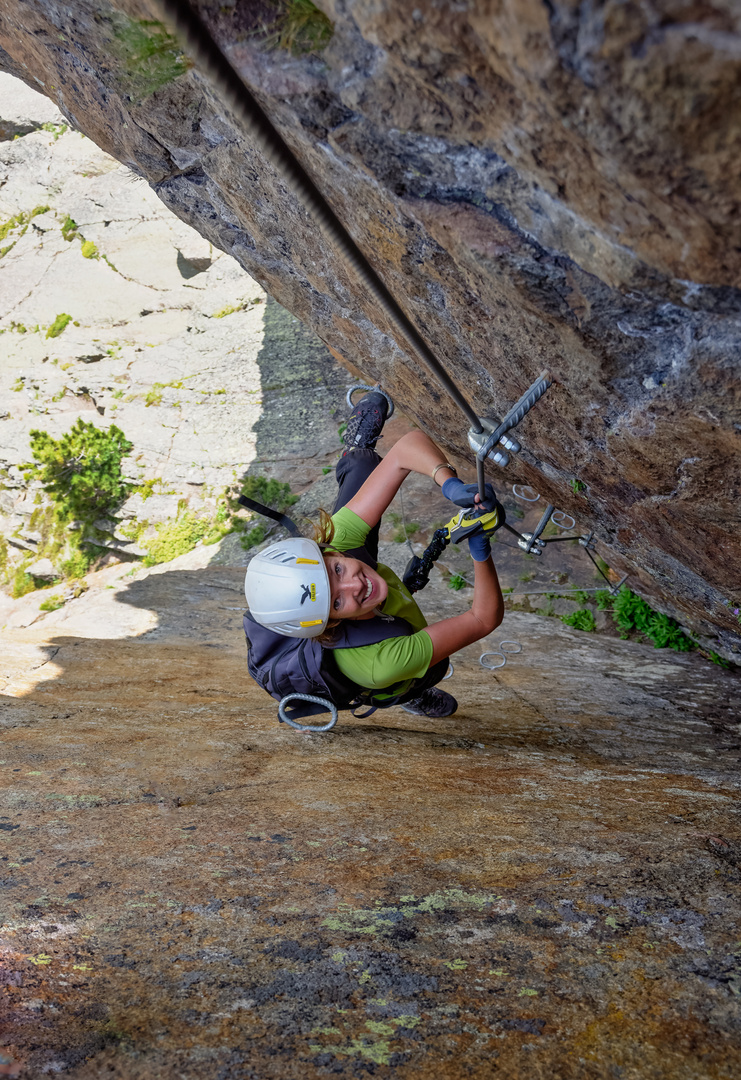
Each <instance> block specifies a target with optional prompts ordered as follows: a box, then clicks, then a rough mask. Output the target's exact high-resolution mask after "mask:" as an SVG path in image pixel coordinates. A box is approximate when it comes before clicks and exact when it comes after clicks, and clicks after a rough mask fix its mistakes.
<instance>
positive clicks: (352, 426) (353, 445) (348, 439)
mask: <svg viewBox="0 0 741 1080" xmlns="http://www.w3.org/2000/svg"><path fill="white" fill-rule="evenodd" d="M388 411H389V399H388V398H387V397H386V395H385V394H382V393H381V392H380V391H379V390H371V392H370V393H369V394H366V395H365V397H362V398H361V399H360V401H359V402H358V403H357V405H356V406H355V407H354V408H353V411H352V412H351V413H350V419H349V420H348V421H347V427H346V428H345V430H344V432H343V434H342V441H343V442H344V444H345V446H346V447H347V449H348V450H373V449H375V445H376V443H377V442H378V439H379V438H380V435H381V432H382V431H383V425H384V424H385V423H386V416H387V415H388Z"/></svg>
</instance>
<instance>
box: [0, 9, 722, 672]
mask: <svg viewBox="0 0 741 1080" xmlns="http://www.w3.org/2000/svg"><path fill="white" fill-rule="evenodd" d="M323 7H324V9H325V11H326V14H327V15H328V16H329V17H330V18H331V19H332V20H333V24H334V32H333V35H332V37H331V40H330V41H329V43H328V45H327V46H326V47H325V48H324V49H323V50H322V51H321V53H309V54H306V55H302V56H294V55H293V54H292V53H291V52H289V51H286V50H285V49H281V48H276V47H275V44H274V41H275V38H274V37H273V39H272V40H271V39H270V37H269V35H268V36H266V34H265V33H264V31H263V24H262V23H261V22H260V21H259V19H258V16H257V14H256V10H257V9H256V7H255V5H251V4H248V3H237V4H236V5H234V6H219V5H202V6H201V13H202V15H203V17H204V18H205V20H206V21H207V23H208V24H209V26H210V28H211V30H212V32H213V34H214V35H215V37H216V38H217V40H218V42H219V43H220V45H221V46H222V48H223V50H224V52H225V53H226V55H227V56H228V57H229V59H230V61H231V63H232V64H233V65H234V66H235V68H236V69H237V70H238V72H239V73H240V75H241V76H242V78H243V79H244V81H245V82H246V84H247V85H248V86H249V87H250V89H251V90H252V91H253V93H254V94H255V95H256V97H257V98H258V99H259V101H260V102H261V104H262V105H263V106H264V108H265V109H266V111H267V112H268V114H269V115H270V117H271V118H272V120H273V122H274V123H275V124H276V126H277V127H278V128H279V130H280V131H281V133H282V134H283V136H284V138H285V139H286V140H287V142H288V143H289V144H290V146H291V147H292V149H293V150H294V151H295V153H296V154H297V156H298V158H299V159H300V160H301V162H302V163H303V165H304V166H305V167H306V168H307V169H308V170H309V172H310V173H311V174H312V176H314V177H315V179H316V181H317V183H318V185H319V186H320V188H321V190H322V191H323V193H324V194H325V196H326V197H327V199H328V200H329V202H330V203H331V205H332V206H333V207H334V208H335V210H336V212H337V214H338V215H339V217H340V218H341V220H342V221H343V222H344V223H345V225H346V226H347V228H348V229H349V231H350V232H351V233H352V235H353V237H354V238H355V240H356V241H357V243H358V244H359V246H360V247H361V249H362V250H363V251H364V252H365V253H366V255H367V256H368V257H369V258H370V260H371V261H372V263H373V264H374V266H375V267H376V269H377V270H378V272H379V273H380V274H381V275H382V277H383V279H384V281H385V282H386V284H387V285H388V287H389V288H390V289H391V290H392V292H393V293H394V295H395V296H396V297H397V298H398V300H399V301H400V303H401V304H402V306H403V307H404V309H405V310H406V311H407V312H408V314H409V315H410V316H411V317H412V318H413V320H414V321H415V323H416V324H417V325H418V327H419V328H420V330H421V332H422V333H423V334H424V336H425V338H426V340H427V341H428V343H429V344H430V346H431V347H432V349H433V350H434V352H435V353H436V355H437V356H438V357H439V358H440V360H441V361H442V362H443V363H444V364H445V366H446V367H447V369H448V370H449V371H450V373H451V375H452V376H453V377H454V378H455V379H456V381H457V382H458V383H459V385H460V386H461V388H462V390H463V392H464V393H465V394H466V396H467V398H468V399H469V400H470V401H471V403H472V404H473V407H474V408H475V409H476V411H477V412H478V413H480V414H482V415H487V416H492V415H501V414H502V413H503V412H504V411H505V410H506V408H507V407H508V406H509V405H510V404H511V403H512V402H513V401H514V400H515V399H516V398H517V397H519V395H520V394H521V393H522V391H523V390H524V389H525V387H526V386H527V385H528V384H529V383H530V382H531V381H532V379H533V378H534V377H535V376H536V375H537V374H538V372H539V371H540V370H542V369H543V368H544V367H549V368H550V370H551V371H552V373H553V375H554V377H555V381H556V385H555V386H554V387H553V388H552V389H551V390H550V391H549V393H548V395H547V396H546V397H545V398H544V399H543V401H542V402H540V403H539V404H538V406H537V409H536V411H534V412H533V413H532V414H531V415H530V416H529V417H528V418H527V419H526V420H525V422H524V423H523V425H522V439H523V442H524V444H525V446H526V451H524V452H523V454H522V455H521V458H520V460H519V461H518V462H517V463H516V464H514V465H511V466H510V467H509V469H508V470H507V473H506V474H501V473H500V474H498V475H496V476H495V477H494V479H495V482H496V481H499V482H500V483H501V482H502V481H503V480H504V479H505V477H506V479H507V480H508V481H509V482H510V483H511V482H514V481H515V480H521V481H525V482H527V483H530V484H532V485H533V486H534V487H535V488H536V489H537V490H539V491H540V492H541V494H542V495H543V496H544V497H545V498H547V499H548V501H550V502H553V503H555V504H556V505H557V506H559V507H560V508H562V509H564V510H567V511H568V512H570V513H572V514H573V515H574V516H575V517H576V519H577V521H578V523H579V525H580V527H583V528H584V529H593V530H594V531H595V532H596V534H597V536H598V537H599V538H600V539H601V540H602V541H603V543H604V544H606V545H607V549H608V550H607V553H606V554H607V557H608V560H609V561H610V562H611V564H613V565H614V566H615V567H616V568H617V569H619V570H621V571H622V570H629V571H630V572H631V573H632V574H633V575H635V577H634V579H633V582H632V584H634V587H635V588H637V589H639V591H641V592H643V593H644V594H646V595H647V596H648V597H649V598H650V599H651V602H652V603H653V604H654V605H655V606H657V607H659V608H661V609H663V610H665V611H667V612H668V613H671V614H673V615H674V616H676V617H677V618H678V619H679V620H680V621H681V622H682V623H683V624H684V625H686V626H687V627H689V628H690V629H691V630H692V632H693V633H695V634H696V635H698V636H699V637H700V638H702V639H703V640H704V642H705V643H706V644H708V645H709V646H710V647H711V648H713V649H714V650H715V651H717V652H718V653H720V654H722V655H725V656H727V657H731V658H738V656H739V654H741V639H739V634H738V620H737V618H736V617H735V616H734V615H733V609H734V607H738V604H737V602H736V601H737V599H738V597H737V596H734V593H733V590H734V589H736V590H737V589H738V573H737V569H736V568H737V567H738V565H739V562H740V561H741V541H740V539H739V531H738V527H737V520H738V496H739V472H740V471H741V467H740V466H739V454H738V444H739V422H740V420H739V410H738V397H739V391H738V379H737V369H738V361H737V357H738V353H739V337H740V336H741V335H740V317H741V301H740V294H739V291H738V287H739V276H740V263H741V255H740V252H741V244H740V243H739V235H738V234H739V222H740V221H741V216H740V215H739V212H738V209H739V186H740V185H741V179H740V178H739V174H738V169H737V161H738V157H739V149H740V147H739V142H741V136H740V134H739V132H740V131H741V125H740V124H739V112H740V111H741V101H740V99H739V97H738V94H737V92H736V87H737V85H738V72H739V59H738V58H739V55H740V53H741V34H739V27H738V18H739V16H738V15H734V14H733V12H732V11H731V9H730V7H729V8H728V10H726V9H724V8H723V7H721V6H718V7H715V8H712V9H710V8H708V9H707V11H705V9H703V12H702V13H700V14H699V15H698V14H697V12H696V11H694V10H693V12H692V13H691V14H689V13H688V14H687V15H686V16H684V15H681V14H680V15H678V14H677V13H676V12H675V11H674V9H673V8H672V9H671V10H670V6H669V5H668V4H667V3H660V2H655V3H649V4H646V5H643V6H642V7H641V9H640V11H639V10H637V9H635V10H634V9H631V10H630V12H628V10H627V9H626V8H625V6H624V5H623V4H618V3H607V4H605V5H602V6H601V7H600V8H599V12H598V13H597V12H596V11H592V9H591V8H590V9H587V8H586V7H580V8H575V7H573V6H572V5H570V4H566V3H558V2H556V3H552V4H550V5H547V6H546V5H541V4H536V3H522V4H518V5H516V7H515V8H511V7H509V6H507V5H503V4H496V3H495V4H491V5H484V4H479V5H470V6H469V8H468V9H467V10H461V11H458V10H455V11H453V10H452V9H450V8H449V7H447V6H437V5H433V4H432V3H424V2H422V3H420V4H418V5H417V6H416V7H415V9H414V12H413V13H409V12H408V11H407V9H406V8H404V7H403V6H402V7H401V8H399V6H398V5H393V4H391V3H388V2H380V3H379V2H374V3H370V2H368V0H355V2H352V0H350V2H347V3H343V4H339V3H337V4H332V3H331V2H328V3H326V4H323ZM0 17H1V22H0V49H1V51H0V66H1V67H3V68H4V69H5V70H8V71H11V72H12V73H14V74H16V75H20V76H21V77H23V78H24V79H26V81H27V82H29V83H30V84H31V85H33V86H35V87H38V88H40V89H43V90H44V91H45V92H46V93H47V94H48V95H49V97H50V98H52V99H53V100H54V101H55V102H56V103H57V104H58V105H59V107H60V108H61V109H62V111H63V112H64V113H65V115H67V116H68V117H69V119H70V121H71V122H72V123H73V124H74V125H75V126H76V127H78V128H79V129H80V130H81V131H83V132H84V133H85V134H87V135H88V136H89V137H90V138H92V139H94V140H95V141H96V142H97V143H98V144H99V145H101V146H102V147H103V148H104V149H106V150H107V151H109V152H110V153H112V154H113V155H114V156H116V157H117V158H118V159H119V160H120V161H122V162H124V163H126V164H127V165H129V166H130V167H131V168H132V169H134V170H135V171H136V172H137V173H139V174H141V175H142V176H144V177H145V178H146V179H147V180H148V181H149V182H150V184H152V186H153V187H154V189H155V191H157V193H158V194H159V195H160V197H161V198H162V199H163V201H164V202H165V203H166V204H167V205H168V206H170V207H171V208H172V209H173V210H174V211H175V212H176V213H177V214H179V215H180V216H181V217H182V218H183V219H184V220H186V221H188V222H189V223H190V224H191V225H193V226H194V227H195V228H197V229H198V230H199V231H200V232H201V233H203V235H204V236H206V237H207V238H208V239H209V240H210V241H211V242H212V243H214V244H216V245H217V246H219V247H220V248H222V249H223V250H225V251H228V252H230V253H231V254H232V255H234V257H235V258H236V259H237V260H238V261H239V262H240V263H241V265H242V266H243V267H244V268H245V269H246V270H247V271H248V272H249V273H250V274H251V275H252V276H253V277H254V278H256V279H257V280H258V281H260V283H261V284H262V285H264V286H265V288H266V289H267V290H268V291H269V292H270V293H271V294H272V295H273V296H275V297H276V299H278V300H279V301H280V303H282V304H283V305H285V306H286V307H287V308H289V309H290V310H291V311H292V312H294V313H295V314H296V315H298V316H299V317H300V318H301V319H303V320H305V321H306V322H307V323H309V324H310V325H311V326H312V327H313V328H314V329H315V330H316V332H317V333H318V334H319V336H320V337H321V338H322V339H323V340H324V341H325V342H326V343H327V344H328V345H329V346H330V347H331V348H333V349H334V350H335V352H337V353H338V354H339V355H341V356H342V357H344V358H345V359H346V360H347V361H350V362H351V363H353V364H354V365H356V366H357V367H359V368H360V369H361V370H362V371H363V372H364V374H365V375H366V376H367V377H368V378H369V379H378V378H380V379H382V380H383V382H384V385H385V386H386V387H387V388H388V389H389V391H390V392H391V393H392V394H393V395H394V396H395V397H396V398H397V400H399V401H400V402H401V403H403V406H404V408H405V410H406V411H407V413H408V414H409V415H410V416H412V417H413V418H414V419H415V420H416V421H417V422H419V423H420V424H421V425H422V426H423V427H424V428H425V429H426V430H428V431H429V432H430V433H431V434H432V435H433V436H434V437H435V438H437V439H438V440H439V441H440V442H441V443H442V444H443V445H444V446H445V448H446V451H448V452H450V453H451V454H454V455H455V454H457V455H458V457H459V458H460V461H461V463H463V462H466V461H468V462H470V453H469V451H468V449H467V442H466V424H465V421H463V420H462V418H461V416H460V414H459V412H458V411H457V409H456V408H455V407H454V406H453V404H452V403H451V402H450V401H449V400H448V398H447V397H446V395H445V394H444V393H442V392H441V391H440V390H439V388H438V387H437V385H436V384H435V382H434V381H433V380H432V379H431V377H430V376H429V374H428V372H427V371H426V370H423V369H422V368H420V367H419V366H418V364H417V363H416V362H415V361H414V360H413V359H412V358H410V357H409V356H408V355H407V353H406V352H405V351H404V349H403V348H402V346H401V344H400V342H399V341H397V340H396V339H395V337H394V332H393V331H392V328H391V327H390V325H389V324H388V321H387V319H386V317H385V316H384V314H383V312H382V311H380V310H378V308H377V307H376V306H375V304H374V303H373V301H372V300H371V299H370V298H369V297H368V295H367V293H366V292H365V291H364V290H363V289H362V288H360V287H359V286H358V282H357V281H356V280H355V279H354V277H353V274H352V272H351V271H349V270H347V269H346V268H345V266H344V264H343V263H342V261H341V259H340V258H339V257H338V255H337V253H336V251H334V250H333V249H332V248H331V246H330V245H329V244H328V243H327V242H326V241H325V240H324V239H323V238H322V236H321V235H320V234H319V233H318V231H317V229H316V227H315V225H314V223H313V222H312V220H311V218H310V217H309V216H308V214H307V213H306V212H305V211H304V209H303V208H302V207H301V206H300V205H298V203H297V202H296V200H295V198H294V197H293V196H292V195H291V194H290V193H289V192H288V191H287V189H286V186H285V184H284V183H283V181H282V179H281V177H280V176H279V175H277V174H276V172H275V171H274V169H273V168H272V167H271V166H270V165H269V164H268V163H267V162H266V161H265V159H264V158H263V157H262V156H261V154H260V153H259V152H257V151H256V150H255V149H254V148H253V147H251V146H250V145H249V144H248V141H247V140H246V139H245V137H244V136H243V135H242V133H241V131H240V129H239V127H238V125H237V124H236V123H235V122H234V121H233V120H232V119H231V118H230V114H229V110H228V109H227V108H226V106H225V104H224V102H223V101H221V100H220V99H219V96H218V94H217V93H216V92H215V91H214V89H213V88H212V87H211V86H210V85H209V83H208V81H207V80H206V79H205V78H204V77H203V75H202V74H201V73H199V71H198V70H197V69H196V68H192V67H190V66H189V65H188V63H187V61H186V60H185V59H184V58H183V57H182V55H181V54H179V52H178V50H177V47H176V45H175V43H174V42H171V41H169V40H168V39H167V37H166V36H165V34H164V32H163V29H162V28H160V27H158V26H156V25H154V24H153V23H152V22H151V20H157V19H158V18H159V13H158V10H157V9H156V8H155V7H154V6H147V5H146V4H144V3H128V4H126V5H122V6H121V7H119V8H114V7H112V6H110V5H108V4H106V3H95V4H92V3H79V2H78V3H72V4H61V3H56V2H54V0H36V2H34V3H30V4H24V5H20V4H18V3H16V2H14V0H3V2H2V4H0ZM689 19H692V20H694V21H692V22H690V21H687V20H689ZM574 480H577V481H579V482H580V484H572V486H570V482H572V481H574ZM580 485H584V487H583V488H582V489H581V490H580V491H579V492H578V493H577V492H575V491H573V490H572V487H573V488H579V487H580Z"/></svg>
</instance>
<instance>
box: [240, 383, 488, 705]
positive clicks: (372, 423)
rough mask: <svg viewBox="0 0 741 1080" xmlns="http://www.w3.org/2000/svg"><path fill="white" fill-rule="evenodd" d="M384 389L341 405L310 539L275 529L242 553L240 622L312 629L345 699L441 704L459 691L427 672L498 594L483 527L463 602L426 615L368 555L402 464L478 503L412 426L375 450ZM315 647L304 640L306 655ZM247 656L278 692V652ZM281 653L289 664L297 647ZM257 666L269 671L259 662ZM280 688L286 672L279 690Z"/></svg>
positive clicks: (440, 668)
mask: <svg viewBox="0 0 741 1080" xmlns="http://www.w3.org/2000/svg"><path fill="white" fill-rule="evenodd" d="M389 401H390V399H389V398H388V397H387V396H386V395H385V394H383V392H380V391H371V392H370V393H369V394H366V396H365V397H363V398H362V399H361V400H360V401H359V402H358V404H357V405H356V406H355V407H354V409H353V410H352V413H351V415H350V419H349V421H348V424H347V428H346V430H345V432H344V435H343V441H344V443H345V447H346V449H345V450H344V452H343V454H342V456H341V457H340V460H339V462H338V463H337V469H336V476H337V481H338V484H339V495H338V498H337V502H336V504H335V507H334V511H333V513H332V516H331V517H330V516H329V515H328V514H326V513H325V512H324V511H320V515H321V521H320V524H319V526H318V527H317V528H316V530H315V540H306V539H302V538H294V539H290V540H285V541H282V542H281V543H278V544H273V545H271V546H270V547H269V548H267V549H266V550H265V551H263V552H260V553H259V554H258V555H256V556H255V557H254V558H253V559H252V562H251V563H250V565H249V567H248V569H247V575H246V578H245V594H246V597H247V602H248V604H249V615H248V616H247V619H246V621H245V629H246V630H247V634H248V643H250V644H251V645H253V644H254V637H255V635H254V632H253V633H252V635H251V633H250V630H249V628H248V620H249V622H250V623H251V624H252V627H253V631H254V630H257V629H258V627H255V625H254V624H255V623H257V624H259V626H262V627H264V628H265V629H266V630H268V631H271V632H272V634H279V635H282V636H284V637H289V638H298V639H314V640H312V641H311V644H312V645H317V644H318V645H320V646H321V654H320V655H321V658H322V663H324V662H325V661H328V659H329V658H328V656H327V654H328V653H331V659H332V661H333V663H334V666H335V668H336V670H335V674H336V675H337V674H339V678H338V679H337V680H336V682H337V683H338V685H340V686H342V685H343V684H345V685H347V684H349V686H350V688H351V690H352V691H356V693H354V694H352V693H351V694H350V695H349V696H348V701H349V700H350V697H352V698H354V699H356V700H364V701H366V702H369V703H372V704H374V705H376V706H384V705H389V704H401V705H402V707H403V708H404V709H406V711H407V712H410V713H414V714H416V715H418V716H435V717H440V716H450V715H451V714H452V713H453V712H455V710H456V708H457V704H458V703H457V702H456V700H455V698H454V697H452V695H450V694H448V693H446V692H445V691H443V690H440V689H438V688H437V687H436V685H435V684H436V683H438V682H440V680H441V679H442V678H443V677H444V675H445V673H446V671H447V668H448V657H449V656H450V655H451V654H452V653H454V652H457V651H458V650H459V649H462V648H464V647H465V646H466V645H471V644H472V643H473V642H474V641H478V640H479V639H480V638H483V637H486V635H487V634H490V633H491V632H492V631H493V630H495V629H496V627H497V626H499V624H500V623H501V621H502V617H503V614H504V605H503V601H502V594H501V591H500V588H499V580H498V578H497V572H496V570H495V568H494V563H493V561H492V558H491V547H490V542H489V539H488V537H487V536H486V535H485V534H484V533H483V532H477V533H475V534H474V535H473V536H471V537H470V539H469V541H468V544H469V550H470V553H471V556H472V558H473V561H474V592H473V602H472V604H471V607H470V610H469V611H466V612H464V613H463V614H462V615H454V616H452V617H451V618H449V619H442V620H441V621H440V622H436V623H432V624H431V625H429V626H428V625H427V621H426V619H425V617H424V615H423V614H422V612H421V611H420V609H419V607H418V606H417V604H416V602H415V601H414V599H413V598H412V595H411V593H409V592H408V591H407V589H406V588H405V587H404V585H403V584H402V582H401V581H400V580H399V578H398V577H397V576H396V574H395V573H394V572H393V570H391V569H390V568H389V567H387V566H384V565H383V564H382V563H378V562H376V557H377V555H378V534H379V526H380V522H381V517H382V516H383V513H384V512H385V510H386V509H387V508H388V506H389V504H390V503H391V501H392V500H393V498H394V496H395V495H396V492H397V491H398V490H399V488H400V486H401V484H402V483H403V482H404V480H405V478H406V477H407V476H408V475H409V473H410V472H418V473H421V474H422V475H427V476H430V477H431V478H432V480H433V481H434V482H435V483H436V484H437V485H438V486H439V487H441V488H442V493H443V495H445V496H446V498H448V499H450V501H451V502H453V503H455V504H456V506H459V507H473V506H477V507H478V506H479V505H480V503H479V496H478V494H477V488H476V485H475V484H464V483H463V481H461V480H459V479H458V477H457V474H456V472H455V469H453V467H452V466H451V465H449V464H448V463H447V462H446V460H445V458H444V456H443V455H442V454H441V452H440V450H439V449H438V448H437V447H436V446H435V444H434V443H433V442H432V440H431V439H429V438H428V437H427V435H425V434H423V432H421V431H411V432H409V433H408V434H407V435H404V436H402V438H400V439H399V440H398V442H397V443H396V444H395V445H394V446H393V447H392V448H391V450H390V451H389V452H388V454H387V455H386V457H385V458H381V457H380V455H379V454H377V453H376V450H375V445H376V442H377V441H378V438H379V437H380V435H381V432H382V430H383V425H384V423H385V420H386V416H387V414H388V408H389ZM486 494H487V499H486V501H485V503H484V509H485V510H493V509H494V508H495V505H496V499H495V496H494V492H493V490H492V488H491V486H490V485H488V484H487V491H486ZM272 634H271V636H272ZM307 644H308V642H307ZM260 648H261V656H265V655H267V654H266V652H265V643H264V641H263V642H262V643H261V646H260ZM252 651H253V650H252V648H251V652H252ZM268 651H269V650H268ZM299 651H300V652H301V656H300V664H301V668H302V670H304V673H305V674H309V672H307V671H306V668H307V665H309V664H310V660H311V657H310V656H308V655H307V654H306V650H305V649H304V650H303V651H301V650H299ZM295 652H296V650H294V653H295ZM271 655H272V654H271ZM316 655H317V650H316V649H314V650H313V652H312V653H311V656H314V657H315V658H316ZM253 660H254V658H252V659H251V663H250V670H251V673H252V674H253V676H254V677H255V678H257V680H258V681H259V682H260V683H261V684H262V685H263V686H264V687H265V688H266V689H268V691H269V692H271V693H273V695H274V696H276V697H279V696H280V693H278V692H276V689H275V688H276V686H278V684H279V683H280V679H279V677H278V676H276V665H277V660H275V661H272V662H271V664H270V665H269V664H268V663H267V661H265V662H264V663H262V664H259V663H257V664H256V663H255V662H253ZM291 662H292V663H294V665H295V667H296V668H297V669H298V666H299V657H298V655H295V656H294V657H293V659H292V661H291ZM330 666H332V665H331V662H330ZM268 670H270V671H271V676H268V674H261V672H268ZM289 673H290V664H289ZM271 678H272V684H271V682H270V679H271ZM325 681H327V680H326V678H325ZM271 686H272V688H271ZM289 689H290V678H289V679H288V681H287V683H285V682H284V686H283V690H282V691H281V693H283V692H285V693H287V692H289ZM335 696H337V694H335ZM340 696H342V695H341V693H340ZM346 696H347V695H346Z"/></svg>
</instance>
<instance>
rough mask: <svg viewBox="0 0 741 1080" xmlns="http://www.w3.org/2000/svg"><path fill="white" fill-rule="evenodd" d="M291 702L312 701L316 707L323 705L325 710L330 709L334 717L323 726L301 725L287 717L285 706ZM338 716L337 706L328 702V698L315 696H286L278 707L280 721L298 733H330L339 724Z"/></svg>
mask: <svg viewBox="0 0 741 1080" xmlns="http://www.w3.org/2000/svg"><path fill="white" fill-rule="evenodd" d="M289 701H312V702H314V704H315V705H322V706H323V707H324V708H325V709H329V711H330V712H331V713H332V716H331V718H330V720H329V721H328V722H327V723H326V724H322V725H321V726H319V725H317V724H299V723H298V722H297V721H296V720H291V718H290V717H289V716H286V711H285V706H286V705H287V704H288V702H289ZM338 716H339V712H338V710H337V706H336V705H335V704H333V703H332V702H331V701H327V699H326V698H321V697H315V696H314V694H286V696H285V697H284V698H282V699H281V702H280V705H279V706H278V721H279V722H280V723H282V724H288V726H289V727H292V728H295V730H296V731H329V730H330V728H333V727H334V726H335V724H336V723H337V718H338Z"/></svg>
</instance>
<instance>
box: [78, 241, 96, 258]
mask: <svg viewBox="0 0 741 1080" xmlns="http://www.w3.org/2000/svg"><path fill="white" fill-rule="evenodd" d="M80 252H81V253H82V257H83V259H98V258H100V256H99V253H98V246H97V244H94V243H93V241H92V240H83V242H82V246H81V247H80Z"/></svg>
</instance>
